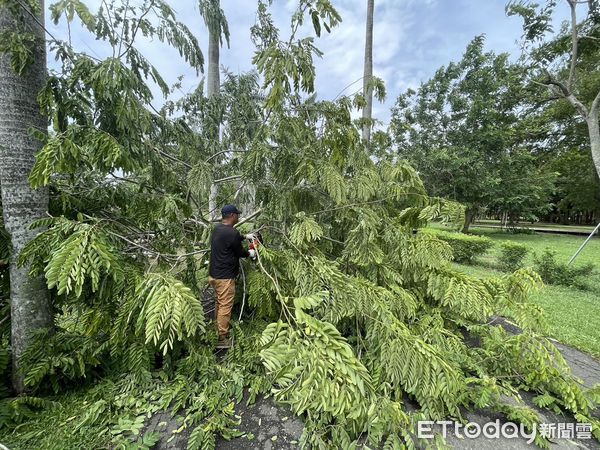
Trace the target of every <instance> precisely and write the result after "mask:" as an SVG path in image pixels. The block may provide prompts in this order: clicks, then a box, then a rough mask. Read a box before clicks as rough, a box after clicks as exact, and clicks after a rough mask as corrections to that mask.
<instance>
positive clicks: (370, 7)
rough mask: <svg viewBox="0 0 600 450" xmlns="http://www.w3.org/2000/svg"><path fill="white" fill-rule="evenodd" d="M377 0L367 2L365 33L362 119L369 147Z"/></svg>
mask: <svg viewBox="0 0 600 450" xmlns="http://www.w3.org/2000/svg"><path fill="white" fill-rule="evenodd" d="M374 9H375V0H367V25H366V33H365V67H364V74H363V95H364V96H365V101H366V105H365V107H364V109H363V112H362V117H363V119H365V120H366V121H367V123H365V124H363V128H362V140H363V142H364V143H365V144H367V145H369V143H370V142H371V123H370V121H371V119H372V118H373V88H372V86H371V84H370V82H371V78H372V77H373V11H374Z"/></svg>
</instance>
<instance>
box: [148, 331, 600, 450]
mask: <svg viewBox="0 0 600 450" xmlns="http://www.w3.org/2000/svg"><path fill="white" fill-rule="evenodd" d="M499 323H501V324H502V326H503V327H505V328H506V329H507V331H509V332H511V333H518V332H519V329H518V328H517V327H515V326H514V325H512V324H510V323H509V322H506V321H504V320H501V321H499ZM555 344H556V346H557V347H558V349H559V350H560V351H561V353H562V354H563V356H564V358H565V359H566V361H567V362H568V363H569V365H570V366H571V368H572V370H573V374H574V375H575V376H576V377H578V378H580V379H581V380H582V381H583V383H584V385H585V386H586V387H592V386H594V385H595V384H598V383H600V361H598V360H596V359H594V358H593V357H591V356H589V355H587V354H585V353H582V352H580V351H579V350H576V349H574V348H572V347H568V346H566V345H563V344H560V343H555ZM521 395H522V397H523V400H524V401H525V403H526V404H528V405H529V406H530V407H532V408H533V409H535V410H536V411H537V412H538V413H539V414H540V417H541V422H542V423H548V424H558V423H573V424H574V423H575V422H576V421H575V419H574V417H573V416H570V415H569V416H562V415H557V414H555V413H553V412H551V411H548V410H540V409H539V408H537V407H536V406H535V405H534V404H533V402H532V399H533V395H531V394H530V393H526V392H524V393H522V394H521ZM406 406H407V409H412V408H411V406H412V407H414V405H406ZM236 412H237V414H238V415H239V416H241V424H240V426H239V427H238V429H239V430H240V431H242V432H244V433H245V435H244V436H242V437H239V438H236V439H232V440H231V441H226V440H224V439H222V438H218V439H217V445H216V448H217V449H218V450H241V449H244V450H245V449H249V450H254V449H256V450H259V449H265V450H278V449H293V448H298V442H299V440H300V436H301V435H302V430H303V424H302V421H301V420H300V419H299V418H297V417H295V416H294V415H293V414H292V413H291V412H290V411H289V409H287V408H285V407H282V406H280V405H277V404H275V403H274V402H273V400H272V399H265V398H258V399H257V401H256V402H255V403H254V404H253V405H251V406H249V407H248V406H246V397H245V398H244V400H243V401H242V402H240V403H239V404H238V405H237V406H236ZM595 416H596V417H599V418H600V411H598V410H597V411H596V412H595ZM465 418H466V419H467V420H469V421H470V422H475V423H478V424H479V425H480V426H483V425H484V424H486V423H488V422H494V421H495V420H499V421H500V423H505V422H506V419H504V418H503V417H502V416H501V415H498V414H495V413H493V412H490V411H485V410H482V411H476V412H465ZM180 419H181V418H180ZM179 423H180V422H178V421H177V419H172V418H170V414H169V413H168V412H162V413H159V414H156V415H155V416H154V417H153V418H152V419H151V421H150V423H149V428H148V429H149V430H157V431H161V433H163V434H164V437H163V439H162V440H161V441H160V442H159V444H158V445H157V446H156V447H155V448H157V449H159V450H162V449H169V450H171V449H184V448H186V443H187V439H188V437H189V431H184V432H182V433H179V434H177V433H175V434H173V431H174V430H177V429H178V428H179V426H180V425H179ZM446 441H447V443H448V444H449V445H450V446H451V447H453V448H456V449H462V450H525V449H528V450H531V449H534V448H537V447H536V446H535V445H533V444H528V443H527V441H526V439H523V438H514V439H488V438H486V437H484V436H483V435H482V436H480V437H479V438H476V439H467V438H464V437H463V438H461V437H460V436H459V435H456V434H455V433H453V432H451V433H450V434H449V435H448V436H447V438H446ZM551 448H552V449H553V450H562V449H565V450H566V449H576V448H581V449H594V450H600V444H599V443H598V442H597V441H595V440H593V439H589V440H588V439H579V440H576V439H574V440H565V439H561V440H557V441H556V443H554V444H552V445H551Z"/></svg>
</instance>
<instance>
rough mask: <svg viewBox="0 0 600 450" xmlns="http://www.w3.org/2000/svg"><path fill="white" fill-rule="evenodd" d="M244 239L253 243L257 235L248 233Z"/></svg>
mask: <svg viewBox="0 0 600 450" xmlns="http://www.w3.org/2000/svg"><path fill="white" fill-rule="evenodd" d="M244 238H246V239H247V240H249V241H251V242H252V241H253V240H254V239H256V235H255V234H254V233H248V234H247V235H245V236H244Z"/></svg>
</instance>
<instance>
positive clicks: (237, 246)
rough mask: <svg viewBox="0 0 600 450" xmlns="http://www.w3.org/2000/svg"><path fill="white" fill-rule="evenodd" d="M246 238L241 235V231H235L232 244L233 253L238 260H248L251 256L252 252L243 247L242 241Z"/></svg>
mask: <svg viewBox="0 0 600 450" xmlns="http://www.w3.org/2000/svg"><path fill="white" fill-rule="evenodd" d="M243 240H244V237H243V236H242V235H241V234H240V233H239V231H237V230H236V231H235V235H234V236H233V243H232V244H231V248H232V249H233V253H235V256H237V257H238V258H248V257H249V256H250V252H248V250H246V249H245V248H244V247H243V246H242V241H243Z"/></svg>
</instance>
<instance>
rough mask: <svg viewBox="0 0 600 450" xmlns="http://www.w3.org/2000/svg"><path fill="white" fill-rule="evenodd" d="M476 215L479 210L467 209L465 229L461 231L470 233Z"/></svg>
mask: <svg viewBox="0 0 600 450" xmlns="http://www.w3.org/2000/svg"><path fill="white" fill-rule="evenodd" d="M476 215H477V208H467V210H466V211H465V222H464V224H463V228H462V230H461V231H462V232H463V233H468V232H469V228H470V227H471V224H472V223H473V219H475V216H476Z"/></svg>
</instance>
